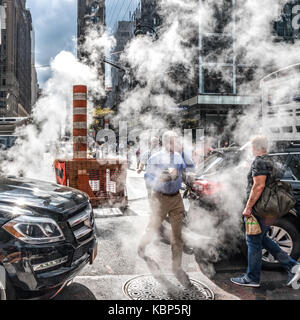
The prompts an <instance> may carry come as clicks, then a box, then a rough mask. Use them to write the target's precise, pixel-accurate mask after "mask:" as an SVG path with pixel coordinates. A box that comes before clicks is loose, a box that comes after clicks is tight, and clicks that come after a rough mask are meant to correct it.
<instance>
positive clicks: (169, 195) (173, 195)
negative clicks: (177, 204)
mask: <svg viewBox="0 0 300 320" xmlns="http://www.w3.org/2000/svg"><path fill="white" fill-rule="evenodd" d="M153 192H154V193H157V194H162V195H163V196H167V197H175V196H177V195H178V194H179V191H177V192H176V193H172V194H168V193H163V192H159V191H155V190H153Z"/></svg>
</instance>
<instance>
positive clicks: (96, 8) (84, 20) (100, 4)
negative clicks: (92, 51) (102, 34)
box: [77, 0, 105, 59]
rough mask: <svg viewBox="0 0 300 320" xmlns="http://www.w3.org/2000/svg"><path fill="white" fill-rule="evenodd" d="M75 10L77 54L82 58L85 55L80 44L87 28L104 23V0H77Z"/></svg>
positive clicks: (83, 39)
mask: <svg viewBox="0 0 300 320" xmlns="http://www.w3.org/2000/svg"><path fill="white" fill-rule="evenodd" d="M77 10H78V13H77V44H78V47H77V56H78V58H79V59H82V58H83V56H85V55H86V53H85V52H84V50H83V48H82V44H83V43H84V41H85V37H86V33H87V31H88V30H89V28H91V27H97V26H98V27H101V26H104V25H105V0H96V1H95V0H78V2H77Z"/></svg>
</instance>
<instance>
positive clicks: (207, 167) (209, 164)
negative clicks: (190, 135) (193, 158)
mask: <svg viewBox="0 0 300 320" xmlns="http://www.w3.org/2000/svg"><path fill="white" fill-rule="evenodd" d="M222 162H224V158H223V157H222V156H221V155H220V154H218V153H216V154H213V155H211V156H210V157H208V158H207V159H206V160H205V161H204V163H203V167H202V170H201V171H202V173H206V174H208V173H213V172H216V171H217V170H218V169H219V168H220V166H221V163H222Z"/></svg>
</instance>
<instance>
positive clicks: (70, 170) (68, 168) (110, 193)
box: [54, 159, 128, 208]
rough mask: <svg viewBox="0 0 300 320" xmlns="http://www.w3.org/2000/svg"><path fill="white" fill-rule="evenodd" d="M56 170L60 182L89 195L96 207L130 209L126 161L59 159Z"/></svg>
mask: <svg viewBox="0 0 300 320" xmlns="http://www.w3.org/2000/svg"><path fill="white" fill-rule="evenodd" d="M54 167H55V172H56V181H57V183H58V184H61V185H65V186H68V187H71V188H75V189H78V190H81V191H83V192H85V193H86V194H88V196H89V197H90V200H91V203H92V206H93V207H98V206H100V207H118V208H126V207H127V204H128V197H127V192H126V176H127V162H126V161H122V160H115V159H112V160H110V159H99V160H93V159H86V160H71V161H67V160H55V162H54Z"/></svg>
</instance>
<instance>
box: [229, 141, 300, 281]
mask: <svg viewBox="0 0 300 320" xmlns="http://www.w3.org/2000/svg"><path fill="white" fill-rule="evenodd" d="M251 146H252V152H253V155H254V156H255V160H254V161H253V163H252V165H251V169H250V171H249V173H248V177H247V178H248V186H247V199H248V201H247V204H246V207H245V209H244V212H243V216H244V218H245V220H246V219H247V218H250V217H252V218H253V219H254V220H255V219H256V220H257V222H258V224H259V226H260V231H261V232H260V233H258V234H254V235H253V234H252V235H249V234H246V243H247V246H248V268H247V272H246V274H245V275H243V276H241V277H237V278H231V281H232V282H233V283H234V284H237V285H241V286H247V287H259V286H260V274H261V264H262V249H263V248H264V249H266V250H267V251H269V252H270V253H271V254H272V255H273V257H274V258H275V259H276V260H278V261H279V262H280V264H281V265H282V266H283V267H284V268H285V269H286V270H287V272H288V282H287V285H290V284H291V282H292V280H293V277H294V274H293V273H292V272H291V271H292V268H293V267H294V266H295V265H297V264H299V263H298V262H296V261H295V260H294V259H292V258H291V257H290V256H289V255H288V254H287V253H285V252H284V251H283V250H282V249H281V248H280V247H279V246H278V244H276V243H275V242H274V241H272V240H271V239H270V238H269V237H268V236H267V232H268V230H269V228H270V227H269V226H270V225H272V224H274V222H275V221H276V219H278V218H279V217H280V214H283V212H280V211H286V210H289V208H290V206H293V205H294V201H293V199H291V197H292V196H291V194H290V193H289V190H288V186H286V185H285V184H284V183H282V182H280V180H279V177H278V176H279V168H278V169H277V168H276V166H275V164H274V162H273V161H272V159H271V158H270V157H269V156H268V154H267V149H268V140H267V138H266V137H264V136H256V137H255V138H253V139H252V141H251ZM251 221H253V220H251ZM253 223H255V222H251V224H253Z"/></svg>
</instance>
